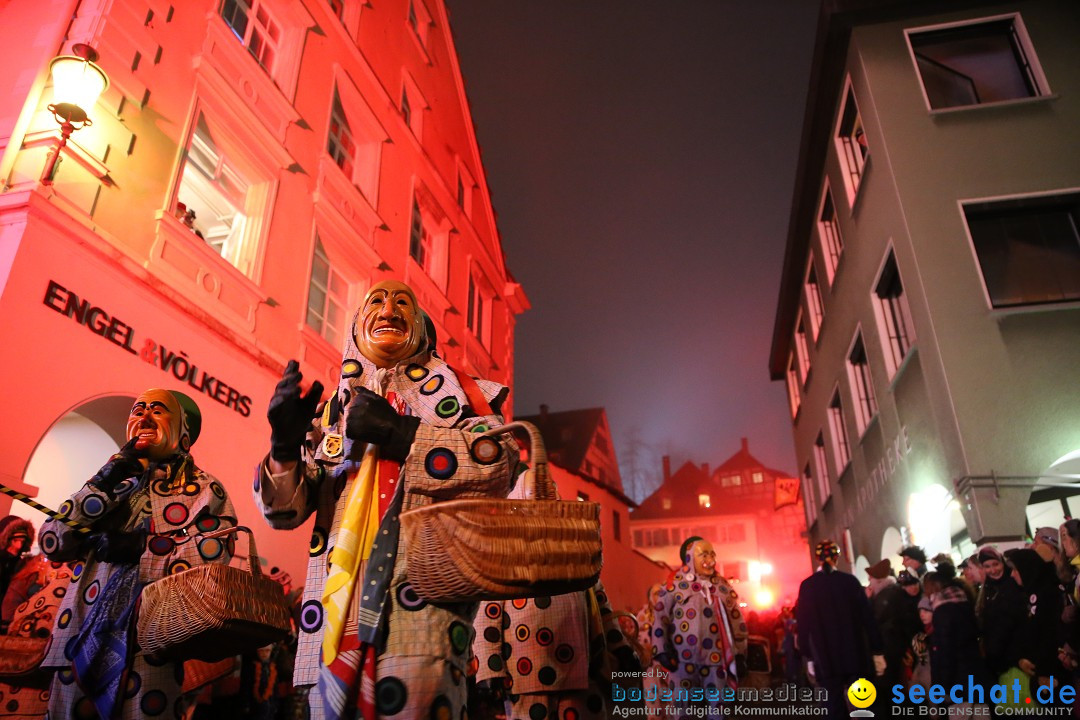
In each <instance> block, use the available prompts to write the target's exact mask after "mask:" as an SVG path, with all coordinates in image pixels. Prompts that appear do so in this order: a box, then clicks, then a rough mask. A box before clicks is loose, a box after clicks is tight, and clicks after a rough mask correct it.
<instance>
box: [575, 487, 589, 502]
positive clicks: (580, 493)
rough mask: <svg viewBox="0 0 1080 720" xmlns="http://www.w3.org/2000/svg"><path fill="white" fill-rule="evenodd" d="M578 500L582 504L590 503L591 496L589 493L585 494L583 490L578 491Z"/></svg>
mask: <svg viewBox="0 0 1080 720" xmlns="http://www.w3.org/2000/svg"><path fill="white" fill-rule="evenodd" d="M577 499H578V500H580V501H581V502H588V501H589V494H588V493H587V492H583V491H581V490H578V491H577Z"/></svg>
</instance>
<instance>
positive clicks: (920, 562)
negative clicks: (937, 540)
mask: <svg viewBox="0 0 1080 720" xmlns="http://www.w3.org/2000/svg"><path fill="white" fill-rule="evenodd" d="M900 557H901V558H903V560H902V562H903V565H904V567H906V568H907V569H908V570H910V571H911V572H913V573H915V575H917V576H918V577H919V579H920V580H921V579H922V576H923V575H925V574H926V571H927V570H929V569H930V568H928V567H927V566H926V551H925V550H923V549H922V548H921V547H919V546H918V545H909V546H907V547H906V548H901V550H900Z"/></svg>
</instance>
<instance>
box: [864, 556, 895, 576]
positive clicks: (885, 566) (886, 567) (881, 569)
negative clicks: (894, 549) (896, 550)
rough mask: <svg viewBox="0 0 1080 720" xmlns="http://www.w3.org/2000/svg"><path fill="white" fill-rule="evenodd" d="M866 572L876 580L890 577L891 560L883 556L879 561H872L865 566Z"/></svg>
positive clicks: (891, 572)
mask: <svg viewBox="0 0 1080 720" xmlns="http://www.w3.org/2000/svg"><path fill="white" fill-rule="evenodd" d="M866 574H867V575H869V576H870V577H872V578H874V579H876V580H881V579H883V578H887V577H890V576H891V575H892V574H893V571H892V561H891V560H889V558H885V559H884V560H882V561H881V562H879V563H874V564H873V565H871V566H870V567H868V568H866Z"/></svg>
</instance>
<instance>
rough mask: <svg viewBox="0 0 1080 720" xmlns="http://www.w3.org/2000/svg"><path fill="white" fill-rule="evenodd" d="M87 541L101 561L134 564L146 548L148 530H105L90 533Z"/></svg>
mask: <svg viewBox="0 0 1080 720" xmlns="http://www.w3.org/2000/svg"><path fill="white" fill-rule="evenodd" d="M87 542H88V543H89V546H90V548H91V549H92V550H93V551H94V557H95V558H96V559H97V560H98V561H100V562H107V563H114V564H124V565H133V564H135V563H137V562H139V558H140V557H142V554H143V551H144V550H146V531H145V530H133V531H131V532H123V531H121V530H105V531H102V532H95V533H90V535H89V536H87Z"/></svg>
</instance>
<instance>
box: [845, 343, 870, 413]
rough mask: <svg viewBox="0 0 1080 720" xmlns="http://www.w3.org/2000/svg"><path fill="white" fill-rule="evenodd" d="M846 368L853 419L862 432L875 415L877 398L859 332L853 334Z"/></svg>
mask: <svg viewBox="0 0 1080 720" xmlns="http://www.w3.org/2000/svg"><path fill="white" fill-rule="evenodd" d="M847 370H848V380H849V381H850V385H851V395H852V397H851V399H852V403H853V404H854V406H855V419H856V420H857V421H858V426H859V433H860V434H862V432H863V431H864V430H866V426H867V425H869V424H870V420H871V419H872V418H873V417H874V416H875V415H877V398H876V397H875V396H874V382H873V379H872V378H871V377H870V364H869V362H868V361H867V359H866V347H865V346H864V345H863V339H862V334H861V333H860V334H859V335H856V336H855V342H854V344H853V345H852V347H851V352H850V353H849V354H848V362H847Z"/></svg>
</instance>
